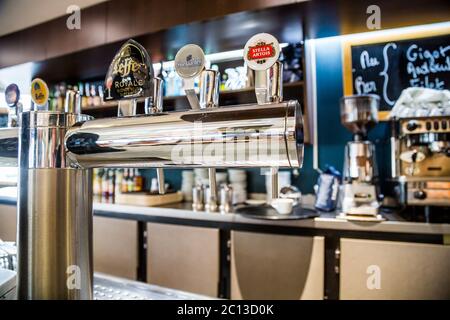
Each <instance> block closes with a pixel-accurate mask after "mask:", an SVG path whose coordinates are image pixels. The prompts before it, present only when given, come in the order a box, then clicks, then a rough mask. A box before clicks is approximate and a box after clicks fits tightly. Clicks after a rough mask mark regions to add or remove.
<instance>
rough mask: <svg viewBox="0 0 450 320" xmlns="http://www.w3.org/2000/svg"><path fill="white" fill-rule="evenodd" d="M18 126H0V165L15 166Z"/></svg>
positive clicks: (16, 162) (17, 148) (17, 147)
mask: <svg viewBox="0 0 450 320" xmlns="http://www.w3.org/2000/svg"><path fill="white" fill-rule="evenodd" d="M18 150H19V128H17V127H15V128H0V166H1V167H17V164H18V160H17V157H18V154H19V151H18Z"/></svg>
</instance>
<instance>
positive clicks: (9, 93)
mask: <svg viewBox="0 0 450 320" xmlns="http://www.w3.org/2000/svg"><path fill="white" fill-rule="evenodd" d="M19 99H20V90H19V87H18V86H17V85H16V84H15V83H12V84H10V85H9V86H7V87H6V89H5V100H6V104H7V105H8V107H9V108H8V127H9V128H11V127H18V126H19V117H20V114H21V113H22V104H21V103H20V102H19Z"/></svg>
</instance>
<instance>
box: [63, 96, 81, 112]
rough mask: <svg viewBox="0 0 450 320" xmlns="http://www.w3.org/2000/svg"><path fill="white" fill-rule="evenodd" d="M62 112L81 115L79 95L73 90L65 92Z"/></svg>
mask: <svg viewBox="0 0 450 320" xmlns="http://www.w3.org/2000/svg"><path fill="white" fill-rule="evenodd" d="M64 112H67V113H74V114H81V98H80V93H79V92H78V91H75V90H67V92H66V99H65V100H64Z"/></svg>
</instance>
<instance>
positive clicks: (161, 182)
mask: <svg viewBox="0 0 450 320" xmlns="http://www.w3.org/2000/svg"><path fill="white" fill-rule="evenodd" d="M156 177H157V179H158V192H159V194H165V193H166V182H165V179H164V170H163V169H162V168H157V169H156Z"/></svg>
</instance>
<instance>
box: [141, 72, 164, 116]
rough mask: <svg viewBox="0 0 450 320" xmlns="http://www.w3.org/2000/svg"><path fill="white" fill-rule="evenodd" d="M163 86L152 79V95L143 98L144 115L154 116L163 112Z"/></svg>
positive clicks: (159, 79)
mask: <svg viewBox="0 0 450 320" xmlns="http://www.w3.org/2000/svg"><path fill="white" fill-rule="evenodd" d="M163 85H164V81H163V80H162V79H161V78H159V77H154V78H153V82H152V94H151V96H150V97H147V98H145V114H155V113H160V112H162V111H163V95H162V92H163Z"/></svg>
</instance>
